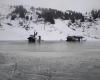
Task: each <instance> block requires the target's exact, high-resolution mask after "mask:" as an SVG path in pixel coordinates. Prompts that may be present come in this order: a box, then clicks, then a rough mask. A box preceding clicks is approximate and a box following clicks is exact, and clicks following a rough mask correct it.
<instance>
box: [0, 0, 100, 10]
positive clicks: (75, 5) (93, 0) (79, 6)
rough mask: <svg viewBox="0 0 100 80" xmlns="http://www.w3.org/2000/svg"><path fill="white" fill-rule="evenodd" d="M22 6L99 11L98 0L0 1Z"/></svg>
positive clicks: (99, 4) (0, 1) (99, 2)
mask: <svg viewBox="0 0 100 80" xmlns="http://www.w3.org/2000/svg"><path fill="white" fill-rule="evenodd" d="M4 4H5V5H6V4H17V5H20V4H23V5H33V6H35V7H47V8H55V9H60V10H70V9H71V10H75V11H80V12H86V11H89V10H91V9H97V8H98V9H100V0H0V5H4Z"/></svg>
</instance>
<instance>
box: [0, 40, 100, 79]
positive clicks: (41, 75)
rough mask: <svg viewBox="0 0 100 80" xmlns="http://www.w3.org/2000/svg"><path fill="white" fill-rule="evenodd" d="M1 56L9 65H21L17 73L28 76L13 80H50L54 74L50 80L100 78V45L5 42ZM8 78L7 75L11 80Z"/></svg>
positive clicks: (90, 43)
mask: <svg viewBox="0 0 100 80" xmlns="http://www.w3.org/2000/svg"><path fill="white" fill-rule="evenodd" d="M0 53H1V54H2V55H4V56H7V58H8V59H5V60H7V61H8V63H15V62H17V63H18V69H17V71H19V72H20V73H23V74H24V75H23V76H21V77H22V78H15V77H14V78H13V80H48V79H47V77H48V76H46V75H45V74H50V75H51V78H50V80H99V79H100V42H81V43H78V42H76V43H73V42H72V43H68V42H42V43H41V44H39V43H36V44H29V43H28V42H27V41H1V42H0ZM13 57H14V58H13ZM1 60H3V59H2V58H1ZM8 63H7V64H8ZM1 69H2V68H1ZM20 69H21V70H22V69H23V70H24V71H25V72H27V73H25V72H22V71H21V70H20ZM2 72H3V71H2ZM48 72H49V73H48ZM3 73H4V72H3ZM28 73H31V75H29V74H28ZM33 74H35V75H33ZM8 75H9V74H8ZM8 75H7V74H6V75H5V73H4V74H3V76H6V77H7V78H8ZM16 75H17V74H16ZM25 76H27V77H25ZM7 78H5V79H4V80H7ZM1 79H3V78H2V76H0V80H1Z"/></svg>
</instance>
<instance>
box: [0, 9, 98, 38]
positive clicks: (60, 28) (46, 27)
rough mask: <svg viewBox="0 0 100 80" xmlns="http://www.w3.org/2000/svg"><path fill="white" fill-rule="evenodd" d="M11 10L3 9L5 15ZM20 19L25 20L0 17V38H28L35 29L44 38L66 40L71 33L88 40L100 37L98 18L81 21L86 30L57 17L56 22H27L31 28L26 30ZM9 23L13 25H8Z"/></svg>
mask: <svg viewBox="0 0 100 80" xmlns="http://www.w3.org/2000/svg"><path fill="white" fill-rule="evenodd" d="M6 9H7V11H6ZM10 11H11V10H10ZM10 11H9V9H8V8H5V10H3V12H4V13H5V14H4V15H7V14H8V13H9V12H10ZM1 14H3V13H1ZM2 16H3V15H2ZM34 16H35V17H34V19H36V18H37V15H36V14H34ZM20 21H23V20H21V19H16V20H14V21H11V20H10V19H6V18H3V19H0V23H1V24H2V26H0V40H27V38H28V37H29V36H30V35H33V34H34V31H36V32H38V36H41V37H42V40H66V37H67V36H71V35H72V36H73V35H79V36H84V37H85V39H86V40H99V39H100V20H98V21H97V22H96V23H90V22H84V23H81V24H82V26H85V28H84V32H83V28H82V27H80V28H79V27H77V26H75V25H71V26H70V27H68V23H69V20H65V21H63V20H60V19H56V20H55V24H49V23H45V24H44V23H43V22H33V21H29V22H25V23H24V24H25V25H26V24H28V25H29V27H30V29H29V30H25V28H23V26H20V25H19V22H20ZM8 23H10V24H11V25H8ZM91 24H92V25H91ZM90 25H91V26H90ZM88 27H90V28H88ZM38 36H37V37H38Z"/></svg>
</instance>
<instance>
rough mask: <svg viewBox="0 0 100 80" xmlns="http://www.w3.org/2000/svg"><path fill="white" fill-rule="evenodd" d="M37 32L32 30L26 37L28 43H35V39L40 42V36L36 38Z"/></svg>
mask: <svg viewBox="0 0 100 80" xmlns="http://www.w3.org/2000/svg"><path fill="white" fill-rule="evenodd" d="M37 34H38V33H37V32H34V35H30V36H29V37H28V38H27V39H28V42H29V43H35V42H36V41H38V42H39V43H40V42H41V36H38V39H37Z"/></svg>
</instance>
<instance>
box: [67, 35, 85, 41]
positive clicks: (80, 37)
mask: <svg viewBox="0 0 100 80" xmlns="http://www.w3.org/2000/svg"><path fill="white" fill-rule="evenodd" d="M83 38H84V37H83V36H68V37H67V40H66V41H79V42H80V41H82V39H83Z"/></svg>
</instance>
